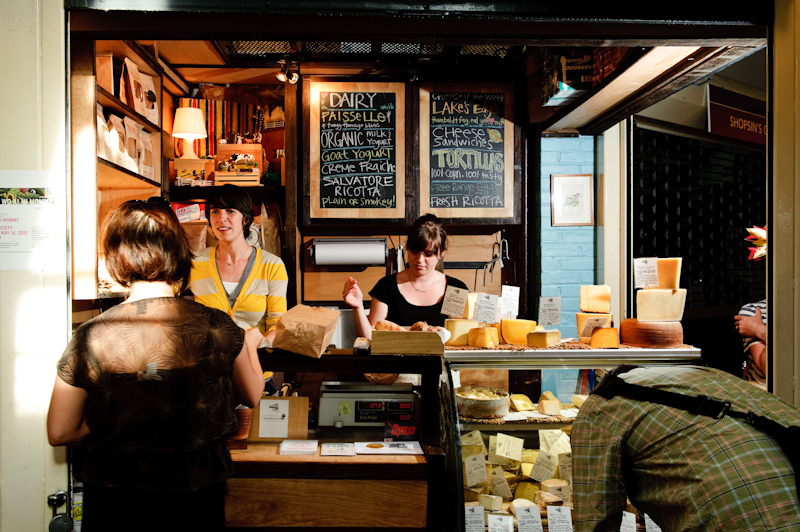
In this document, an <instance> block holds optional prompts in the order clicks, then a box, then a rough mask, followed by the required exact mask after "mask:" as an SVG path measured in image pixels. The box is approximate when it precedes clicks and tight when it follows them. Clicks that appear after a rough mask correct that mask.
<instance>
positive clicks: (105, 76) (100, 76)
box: [94, 52, 115, 94]
mask: <svg viewBox="0 0 800 532" xmlns="http://www.w3.org/2000/svg"><path fill="white" fill-rule="evenodd" d="M94 61H95V76H96V77H97V84H98V85H99V86H101V87H103V88H104V89H105V90H107V91H108V92H110V93H111V94H115V91H114V56H113V55H111V53H110V52H109V53H105V54H100V55H98V56H97V57H96V58H95V60H94Z"/></svg>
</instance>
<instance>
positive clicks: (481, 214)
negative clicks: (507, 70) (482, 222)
mask: <svg viewBox="0 0 800 532" xmlns="http://www.w3.org/2000/svg"><path fill="white" fill-rule="evenodd" d="M436 93H449V94H452V93H474V94H500V93H502V94H503V103H504V106H503V118H504V128H503V157H504V160H503V163H504V166H503V178H504V179H503V206H502V207H488V206H475V207H455V208H452V207H430V201H431V178H430V176H431V144H430V142H431V136H430V132H431V116H430V114H431V94H436ZM419 113H420V120H419V121H420V123H419V141H420V142H419V144H420V165H419V166H420V204H419V205H420V214H426V213H431V214H435V215H436V216H438V217H440V218H451V219H452V218H493V219H497V220H500V219H515V212H514V206H515V204H516V198H515V193H514V191H515V182H516V175H515V171H514V145H515V138H514V91H513V87H512V86H511V85H509V84H504V83H430V84H422V85H420V90H419Z"/></svg>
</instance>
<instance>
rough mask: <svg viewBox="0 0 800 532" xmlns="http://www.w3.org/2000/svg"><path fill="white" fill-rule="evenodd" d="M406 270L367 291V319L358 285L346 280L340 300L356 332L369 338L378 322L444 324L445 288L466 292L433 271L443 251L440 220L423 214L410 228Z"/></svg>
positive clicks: (458, 283) (443, 233) (444, 234)
mask: <svg viewBox="0 0 800 532" xmlns="http://www.w3.org/2000/svg"><path fill="white" fill-rule="evenodd" d="M406 249H407V254H408V268H407V269H405V270H403V271H402V272H400V273H398V274H395V275H389V276H387V277H384V278H383V279H381V280H380V281H378V282H377V284H376V285H375V287H374V288H373V289H372V291H370V293H369V294H370V295H371V296H372V303H371V304H370V312H369V316H367V314H366V312H365V311H364V301H363V293H362V292H361V288H360V287H359V286H358V282H357V281H356V280H355V279H354V278H353V277H350V278H348V279H347V282H346V283H345V284H344V290H343V291H342V297H343V298H344V302H345V303H347V304H348V305H349V306H350V308H352V309H353V318H354V320H355V324H356V333H357V334H358V336H363V337H364V338H369V339H371V338H372V327H374V326H375V324H376V323H378V322H379V321H381V320H389V321H392V322H394V323H397V324H399V325H406V326H407V325H412V324H414V323H416V322H418V321H424V322H427V323H428V325H438V326H441V325H444V320H445V318H447V316H445V315H444V314H442V301H443V299H444V293H445V290H446V289H447V287H448V286H454V287H456V288H463V289H465V290H466V289H467V285H465V284H464V283H463V282H461V281H460V280H458V279H455V278H453V277H450V276H447V275H445V274H443V273H441V272H439V271H437V270H436V264H437V263H438V262H439V261H440V260H442V257H443V256H444V252H445V250H446V249H447V232H446V231H445V229H444V225H443V224H442V221H441V220H439V218H437V217H436V216H434V215H432V214H426V215H425V216H422V217H421V218H418V219H417V221H415V222H414V224H413V225H412V226H411V231H410V232H409V235H408V240H407V241H406Z"/></svg>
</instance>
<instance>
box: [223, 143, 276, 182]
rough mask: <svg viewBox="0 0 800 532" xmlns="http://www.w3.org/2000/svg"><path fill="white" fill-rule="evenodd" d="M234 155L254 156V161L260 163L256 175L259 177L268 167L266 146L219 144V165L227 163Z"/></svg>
mask: <svg viewBox="0 0 800 532" xmlns="http://www.w3.org/2000/svg"><path fill="white" fill-rule="evenodd" d="M234 153H243V154H246V155H252V156H253V159H255V160H256V162H257V163H258V171H257V172H256V173H257V174H258V175H259V176H261V174H262V173H263V172H264V169H265V168H266V167H267V165H266V159H265V157H264V146H262V145H261V144H217V155H216V159H217V164H219V162H220V161H227V160H228V159H230V158H231V155H233V154H234Z"/></svg>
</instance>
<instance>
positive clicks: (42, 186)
mask: <svg viewBox="0 0 800 532" xmlns="http://www.w3.org/2000/svg"><path fill="white" fill-rule="evenodd" d="M53 184H54V182H53V175H52V174H51V173H50V172H41V171H23V170H18V171H15V170H0V269H2V270H46V269H48V267H49V266H50V265H51V263H52V262H53V257H54V250H53V246H54V245H56V244H58V243H59V240H58V239H57V238H56V232H57V230H62V231H63V228H64V227H65V225H66V219H63V220H59V219H57V217H58V213H59V212H64V211H63V205H60V206H59V205H58V203H59V202H63V198H56V197H55V196H54V194H53V191H54V190H56V189H55V188H54V187H53V186H52V185H53ZM61 245H65V244H63V242H62V243H61Z"/></svg>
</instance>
